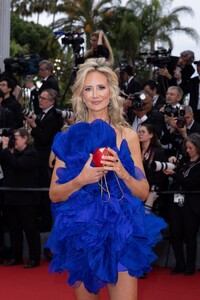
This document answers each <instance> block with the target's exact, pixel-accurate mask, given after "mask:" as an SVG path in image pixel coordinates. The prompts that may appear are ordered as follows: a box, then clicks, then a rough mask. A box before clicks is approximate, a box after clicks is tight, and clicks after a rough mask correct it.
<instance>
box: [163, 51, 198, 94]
mask: <svg viewBox="0 0 200 300" xmlns="http://www.w3.org/2000/svg"><path fill="white" fill-rule="evenodd" d="M193 61H194V52H193V51H191V50H185V51H183V52H181V54H180V57H176V56H170V61H169V62H168V63H167V64H166V67H163V68H160V69H159V70H158V71H157V73H158V75H160V76H162V79H163V81H162V83H163V91H162V94H163V96H165V93H166V90H167V88H168V87H169V86H180V87H181V88H182V90H183V93H184V94H186V93H187V86H188V82H189V79H190V77H191V76H192V74H193V73H194V71H195V69H194V67H193V66H192V63H193Z"/></svg>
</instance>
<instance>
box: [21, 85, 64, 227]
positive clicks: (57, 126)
mask: <svg viewBox="0 0 200 300" xmlns="http://www.w3.org/2000/svg"><path fill="white" fill-rule="evenodd" d="M57 99H58V93H57V92H56V91H55V90H53V89H47V90H44V91H42V93H41V94H40V95H39V107H40V109H41V114H40V115H39V116H37V117H36V119H35V118H34V117H31V118H28V117H26V122H27V123H28V124H29V125H30V127H31V135H32V137H33V139H34V145H35V148H36V150H37V151H38V153H39V156H40V166H39V171H40V187H47V188H48V187H49V185H50V180H51V172H52V170H51V169H50V167H49V155H50V152H51V146H52V143H53V139H54V136H55V135H56V133H57V132H58V131H60V130H61V128H62V127H63V118H62V115H61V114H60V113H58V111H57V110H56V103H57ZM40 213H41V231H44V232H47V231H50V230H51V221H52V219H51V212H50V200H49V196H48V192H42V195H41V212H40Z"/></svg>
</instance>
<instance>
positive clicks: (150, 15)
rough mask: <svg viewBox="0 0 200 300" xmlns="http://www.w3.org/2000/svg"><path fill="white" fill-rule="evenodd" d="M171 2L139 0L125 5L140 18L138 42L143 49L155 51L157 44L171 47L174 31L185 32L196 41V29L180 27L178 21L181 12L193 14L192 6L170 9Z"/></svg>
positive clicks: (171, 0) (130, 1)
mask: <svg viewBox="0 0 200 300" xmlns="http://www.w3.org/2000/svg"><path fill="white" fill-rule="evenodd" d="M148 2H149V1H148ZM172 2H173V0H151V1H150V3H149V4H148V3H147V1H139V0H129V1H128V2H127V7H128V8H130V9H132V10H133V12H134V14H136V15H137V17H138V19H140V28H139V31H140V33H139V35H140V44H141V47H142V48H143V49H144V50H149V51H151V52H152V51H155V48H156V45H157V44H159V45H160V46H161V47H162V46H166V45H167V46H168V47H170V48H173V42H172V40H171V35H172V33H174V32H181V33H185V34H186V35H188V36H189V37H191V38H192V39H194V40H195V41H196V42H198V40H199V35H198V33H197V31H196V30H195V29H193V28H191V27H182V26H181V23H180V21H179V15H180V14H181V13H184V14H190V15H193V14H194V12H193V10H192V8H191V7H189V6H179V7H175V8H173V9H171V10H170V9H169V7H170V6H171V3H172Z"/></svg>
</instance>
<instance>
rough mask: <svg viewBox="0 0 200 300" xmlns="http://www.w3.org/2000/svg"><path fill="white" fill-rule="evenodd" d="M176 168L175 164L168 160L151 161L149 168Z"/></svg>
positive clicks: (157, 170)
mask: <svg viewBox="0 0 200 300" xmlns="http://www.w3.org/2000/svg"><path fill="white" fill-rule="evenodd" d="M175 168H176V165H175V164H173V163H170V162H163V161H156V160H155V161H152V163H151V169H152V170H153V171H156V172H159V171H165V170H174V169H175Z"/></svg>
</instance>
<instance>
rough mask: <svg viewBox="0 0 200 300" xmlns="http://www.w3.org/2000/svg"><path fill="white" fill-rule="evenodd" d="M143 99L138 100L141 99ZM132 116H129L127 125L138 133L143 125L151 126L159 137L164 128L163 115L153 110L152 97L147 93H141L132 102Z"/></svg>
mask: <svg viewBox="0 0 200 300" xmlns="http://www.w3.org/2000/svg"><path fill="white" fill-rule="evenodd" d="M142 97H143V99H140V98H142ZM131 109H132V114H129V123H130V124H132V127H133V128H134V129H135V130H136V132H138V131H139V129H140V126H141V125H143V124H151V125H153V126H154V127H155V129H156V134H157V136H158V138H160V137H161V134H162V131H163V127H164V116H163V114H162V113H161V112H160V111H158V110H156V109H154V108H153V102H152V96H151V95H150V94H149V93H145V92H144V91H141V92H140V93H138V94H137V96H136V97H135V98H134V99H133V100H132V108H131Z"/></svg>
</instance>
